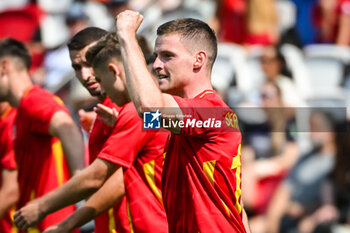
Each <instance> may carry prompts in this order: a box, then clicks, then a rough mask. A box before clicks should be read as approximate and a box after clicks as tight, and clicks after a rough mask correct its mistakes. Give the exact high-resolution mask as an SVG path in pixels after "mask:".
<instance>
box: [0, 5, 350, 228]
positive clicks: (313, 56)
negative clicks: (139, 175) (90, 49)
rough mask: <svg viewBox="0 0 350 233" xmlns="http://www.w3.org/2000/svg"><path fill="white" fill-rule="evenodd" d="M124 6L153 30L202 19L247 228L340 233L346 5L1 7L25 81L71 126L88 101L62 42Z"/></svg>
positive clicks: (349, 198) (345, 161)
mask: <svg viewBox="0 0 350 233" xmlns="http://www.w3.org/2000/svg"><path fill="white" fill-rule="evenodd" d="M125 9H134V10H138V11H140V12H141V13H142V14H143V15H144V17H145V18H144V23H143V24H142V26H141V28H140V29H139V33H140V34H143V35H144V36H145V37H146V38H147V39H148V42H149V43H150V45H152V44H153V43H154V39H155V29H156V28H157V26H158V25H160V24H161V23H163V22H165V21H168V20H171V19H174V18H179V17H193V18H198V19H201V20H203V21H206V22H207V23H209V24H210V25H211V27H212V28H213V29H214V30H215V32H216V33H217V36H218V40H219V45H218V57H217V61H216V64H215V65H214V69H213V74H212V82H213V86H214V88H215V89H216V91H217V92H218V93H219V94H220V95H221V96H222V98H223V99H224V100H225V101H226V102H227V103H228V105H229V106H230V107H232V108H233V109H234V110H235V111H236V112H237V114H238V116H239V119H240V122H241V130H242V134H243V138H244V139H243V147H242V166H243V181H242V186H243V187H242V190H243V201H244V204H245V208H246V210H247V212H248V215H249V219H250V227H251V229H252V232H253V233H260V232H261V233H263V232H264V233H277V232H288V233H290V232H301V233H308V232H310V233H311V232H315V233H317V232H337V233H338V232H350V156H349V151H350V150H349V149H350V148H349V145H350V137H349V130H350V128H349V119H350V112H349V110H348V109H347V106H349V105H350V0H85V1H84V0H80V1H78V0H75V1H74V0H60V1H55V0H11V1H10V0H2V1H0V38H4V37H13V38H15V39H18V40H21V41H24V42H25V43H26V45H27V46H28V48H29V49H30V51H31V54H32V57H33V64H32V67H31V76H32V79H33V81H34V82H35V83H36V84H38V85H40V86H42V87H44V88H46V89H47V90H49V91H51V92H53V93H56V94H57V95H59V96H60V97H61V98H62V99H63V100H64V102H65V103H66V104H67V106H69V108H70V110H71V112H72V114H73V115H75V116H76V119H77V121H78V116H77V112H78V110H79V109H84V110H86V111H88V110H92V107H93V106H95V104H96V100H95V99H93V98H92V97H91V96H90V95H89V94H88V92H87V91H86V90H84V89H83V88H82V87H81V85H79V84H78V83H77V81H76V79H74V78H73V77H74V72H73V69H72V67H71V62H70V59H69V52H68V48H67V46H66V43H67V42H68V41H69V39H70V38H71V37H72V36H73V35H75V34H76V33H77V32H78V31H80V30H82V29H84V28H85V27H87V26H96V27H100V28H103V29H106V30H109V31H114V30H115V29H114V28H113V27H114V25H115V24H114V17H115V16H116V15H117V14H118V13H119V12H121V11H122V10H125Z"/></svg>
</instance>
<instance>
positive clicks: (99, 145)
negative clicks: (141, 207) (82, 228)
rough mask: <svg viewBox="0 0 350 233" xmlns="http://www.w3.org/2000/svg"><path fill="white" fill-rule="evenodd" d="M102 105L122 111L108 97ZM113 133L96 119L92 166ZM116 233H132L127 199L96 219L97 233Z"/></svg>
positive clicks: (90, 147) (92, 142)
mask: <svg viewBox="0 0 350 233" xmlns="http://www.w3.org/2000/svg"><path fill="white" fill-rule="evenodd" d="M102 104H103V105H105V106H107V107H110V108H115V109H116V110H117V111H119V109H120V108H119V107H118V105H116V104H114V103H112V101H111V100H110V99H109V98H108V97H107V98H105V99H104V100H103V102H102ZM112 131H113V127H110V126H108V125H106V124H104V123H103V122H102V121H101V120H99V119H98V118H96V119H95V122H94V125H93V127H92V130H91V133H90V136H89V162H90V164H91V163H92V162H93V161H94V160H95V159H96V158H97V156H98V154H99V153H100V151H101V150H102V149H103V145H104V144H105V142H106V141H107V140H108V138H109V137H110V136H111V134H112ZM115 231H117V232H118V233H124V232H130V223H129V220H128V214H127V209H126V197H124V198H123V200H122V201H121V203H119V204H117V205H115V206H114V207H113V208H111V209H109V211H108V212H106V213H103V214H101V215H100V216H99V217H97V218H95V233H114V232H115Z"/></svg>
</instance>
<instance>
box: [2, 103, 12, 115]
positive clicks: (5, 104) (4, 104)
mask: <svg viewBox="0 0 350 233" xmlns="http://www.w3.org/2000/svg"><path fill="white" fill-rule="evenodd" d="M9 106H10V105H9V103H8V102H0V116H1V115H2V114H3V113H4V112H5V111H6V110H7V108H8V107H9Z"/></svg>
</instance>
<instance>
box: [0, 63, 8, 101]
mask: <svg viewBox="0 0 350 233" xmlns="http://www.w3.org/2000/svg"><path fill="white" fill-rule="evenodd" d="M8 96H9V83H8V78H7V75H5V74H4V72H3V67H2V65H0V101H5V100H7V98H8Z"/></svg>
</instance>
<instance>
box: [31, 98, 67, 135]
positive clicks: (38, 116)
mask: <svg viewBox="0 0 350 233" xmlns="http://www.w3.org/2000/svg"><path fill="white" fill-rule="evenodd" d="M38 100H40V101H38ZM29 102H31V104H28V105H27V106H29V108H30V109H28V111H30V116H31V117H32V120H31V125H30V130H31V131H32V132H36V133H42V134H47V133H49V128H50V122H51V118H52V117H53V115H54V114H55V113H56V112H58V111H64V112H66V113H68V110H67V108H66V107H65V106H64V104H63V102H62V100H61V99H60V98H59V97H57V96H53V95H48V96H45V98H41V97H37V98H35V99H34V98H33V99H31V100H30V101H29Z"/></svg>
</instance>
